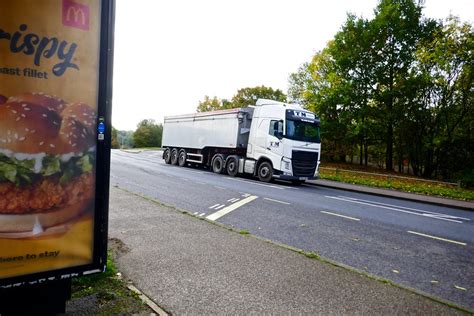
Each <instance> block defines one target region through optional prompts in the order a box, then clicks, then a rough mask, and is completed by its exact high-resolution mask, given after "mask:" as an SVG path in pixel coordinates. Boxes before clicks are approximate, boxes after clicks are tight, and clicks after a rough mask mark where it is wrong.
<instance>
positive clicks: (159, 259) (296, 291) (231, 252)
mask: <svg viewBox="0 0 474 316" xmlns="http://www.w3.org/2000/svg"><path fill="white" fill-rule="evenodd" d="M318 181H321V180H318ZM109 236H110V238H112V239H113V240H114V241H115V242H119V243H120V244H121V247H119V248H118V253H117V257H116V261H117V265H118V268H119V270H120V271H121V272H122V274H123V276H124V277H126V278H128V279H129V280H131V282H132V283H133V284H134V286H135V287H136V288H138V289H139V290H140V291H141V292H142V293H143V294H145V295H146V296H148V297H149V298H150V299H151V300H152V301H153V302H155V303H156V304H157V305H159V306H160V307H161V308H163V309H164V310H165V311H167V312H168V313H171V314H249V313H252V314H263V313H265V314H283V313H284V314H293V313H297V314H436V315H444V314H463V312H462V311H460V310H458V309H455V308H452V307H450V306H448V305H446V304H442V303H439V302H437V301H436V300H434V299H432V298H430V297H428V296H427V295H424V294H423V295H422V294H420V293H419V292H418V293H416V292H414V291H411V290H407V289H404V288H401V287H398V286H394V285H391V284H389V283H385V282H382V281H380V280H376V279H375V278H374V277H370V276H367V275H365V274H364V273H363V272H360V271H356V270H354V269H351V268H348V267H343V266H340V265H339V266H338V265H337V264H335V263H331V262H327V261H325V260H319V259H314V258H309V257H307V256H305V255H303V254H301V253H299V252H298V251H297V249H290V248H288V247H286V246H283V245H278V244H275V243H272V242H270V241H267V240H263V239H261V238H258V237H255V236H251V235H247V234H240V233H239V232H235V231H231V230H230V229H229V228H228V227H225V226H223V225H220V224H215V223H209V222H207V221H205V220H203V219H202V218H201V219H199V218H196V217H193V216H190V215H189V214H185V213H184V211H183V210H178V209H176V208H173V207H169V206H166V205H163V204H161V203H159V202H156V201H151V200H149V199H147V198H144V197H141V196H138V195H135V194H133V193H129V192H127V191H124V190H122V189H119V188H115V187H113V188H111V191H110V215H109Z"/></svg>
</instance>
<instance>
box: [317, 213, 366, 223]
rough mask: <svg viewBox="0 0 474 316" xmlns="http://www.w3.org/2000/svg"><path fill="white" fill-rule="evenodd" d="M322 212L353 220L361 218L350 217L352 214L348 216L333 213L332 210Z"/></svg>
mask: <svg viewBox="0 0 474 316" xmlns="http://www.w3.org/2000/svg"><path fill="white" fill-rule="evenodd" d="M321 213H324V214H328V215H333V216H338V217H342V218H347V219H350V220H353V221H360V219H358V218H355V217H350V216H346V215H341V214H336V213H331V212H325V211H321Z"/></svg>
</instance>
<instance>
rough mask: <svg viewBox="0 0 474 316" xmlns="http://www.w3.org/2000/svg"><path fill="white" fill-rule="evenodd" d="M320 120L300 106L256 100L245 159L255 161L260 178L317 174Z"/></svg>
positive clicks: (295, 178) (294, 178) (299, 178)
mask: <svg viewBox="0 0 474 316" xmlns="http://www.w3.org/2000/svg"><path fill="white" fill-rule="evenodd" d="M319 123H320V121H319V119H318V118H317V117H316V116H315V115H314V113H311V112H309V111H307V110H305V109H303V108H302V107H300V106H299V105H296V104H288V103H283V102H277V101H273V100H266V99H259V100H257V102H256V105H255V107H254V111H253V117H252V122H251V127H250V134H249V140H248V145H247V155H246V156H247V159H253V160H254V161H255V164H256V165H255V166H254V168H252V169H254V170H255V172H254V173H255V174H256V175H257V176H258V177H259V179H260V180H262V181H266V182H268V181H270V180H271V179H272V178H279V179H283V180H290V181H293V182H295V183H298V182H304V181H305V180H309V179H316V178H318V175H319V163H320V152H321V139H320V128H319Z"/></svg>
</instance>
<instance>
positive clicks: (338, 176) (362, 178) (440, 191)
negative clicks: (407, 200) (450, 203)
mask: <svg viewBox="0 0 474 316" xmlns="http://www.w3.org/2000/svg"><path fill="white" fill-rule="evenodd" d="M330 166H332V167H335V168H321V170H320V177H321V179H325V180H333V181H339V182H345V183H352V184H358V185H366V186H370V187H379V188H386V189H393V190H399V191H404V192H410V193H419V194H426V195H435V196H440V197H446V198H453V199H458V200H468V201H472V200H474V191H473V190H469V189H465V188H459V187H457V186H456V185H452V184H446V183H438V182H426V181H423V179H419V178H416V177H413V178H399V177H397V176H394V175H393V173H387V174H386V175H383V174H382V175H381V174H370V173H363V174H361V173H357V172H352V171H350V170H344V169H337V168H340V167H341V166H339V165H330ZM346 167H347V166H346Z"/></svg>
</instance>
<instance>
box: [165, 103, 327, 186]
mask: <svg viewBox="0 0 474 316" xmlns="http://www.w3.org/2000/svg"><path fill="white" fill-rule="evenodd" d="M162 147H163V149H164V151H163V159H164V160H165V162H166V163H167V164H172V165H179V166H181V167H184V166H187V165H201V166H205V167H208V168H210V169H211V170H212V171H213V172H215V173H226V174H228V175H230V176H236V175H238V174H244V173H245V174H250V175H254V176H257V177H258V178H259V179H260V181H264V182H269V181H271V180H272V179H273V178H279V179H283V180H289V181H292V182H293V183H296V184H299V183H302V182H304V181H305V180H309V179H316V178H318V175H319V162H320V157H321V154H320V153H321V141H320V129H319V119H318V118H317V117H316V115H315V114H314V113H311V112H309V111H307V110H305V109H303V108H302V107H301V106H299V105H297V104H288V103H282V102H277V101H272V100H266V99H259V100H257V102H256V105H252V106H249V107H246V108H237V109H229V110H220V111H213V112H202V113H195V114H187V115H177V116H167V117H165V119H164V125H163V139H162Z"/></svg>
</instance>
